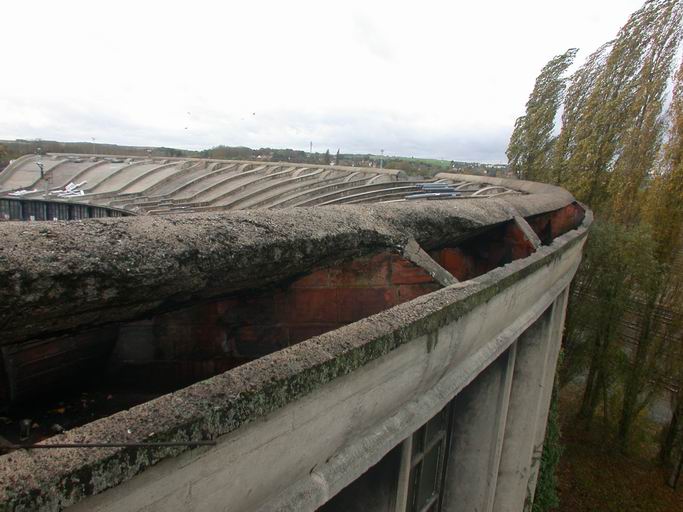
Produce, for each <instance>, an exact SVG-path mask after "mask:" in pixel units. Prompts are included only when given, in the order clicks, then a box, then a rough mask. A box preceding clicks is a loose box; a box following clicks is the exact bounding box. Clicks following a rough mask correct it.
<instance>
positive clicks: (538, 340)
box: [494, 290, 567, 512]
mask: <svg viewBox="0 0 683 512" xmlns="http://www.w3.org/2000/svg"><path fill="white" fill-rule="evenodd" d="M566 304H567V290H565V291H563V292H562V293H561V294H560V295H559V296H558V298H557V299H556V300H555V302H554V303H553V305H552V306H551V307H550V308H548V310H546V312H545V313H544V314H543V315H542V316H541V317H540V318H539V319H538V320H537V321H536V322H535V323H533V324H532V325H531V326H530V327H529V328H528V329H527V330H526V331H525V332H524V333H523V334H522V335H521V336H520V337H519V339H518V340H517V356H516V360H515V369H514V374H513V380H512V390H511V392H510V403H509V407H508V415H507V421H506V424H505V438H504V441H503V452H502V456H501V460H500V465H499V469H498V483H497V486H496V492H495V504H494V510H495V511H496V512H521V511H522V510H524V509H525V507H526V506H527V504H528V505H530V504H531V502H532V500H533V494H534V487H535V485H536V478H537V474H538V466H539V464H540V455H541V451H542V445H543V437H544V436H545V424H546V421H547V417H548V405H549V403H550V394H551V392H552V386H553V382H554V378H555V368H556V364H557V356H558V353H559V349H560V343H561V337H562V336H561V334H562V326H563V323H564V313H565V308H566Z"/></svg>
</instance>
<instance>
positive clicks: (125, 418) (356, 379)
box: [0, 203, 590, 510]
mask: <svg viewBox="0 0 683 512" xmlns="http://www.w3.org/2000/svg"><path fill="white" fill-rule="evenodd" d="M493 204H496V203H493ZM501 206H502V205H501ZM419 210H422V211H424V210H425V207H424V206H423V205H421V206H420V207H419ZM486 210H487V212H488V213H492V214H493V215H494V216H495V215H496V213H498V214H499V215H504V212H505V211H506V210H505V208H501V209H500V210H496V207H492V206H491V204H489V205H488V207H487V208H486ZM318 211H319V210H317V211H316V213H317V212H318ZM416 211H417V209H416V210H412V209H410V208H407V209H400V210H399V211H398V213H396V214H394V215H395V216H394V215H392V214H391V213H387V212H385V211H382V209H380V208H376V209H369V210H368V211H367V212H366V214H367V215H368V216H369V217H370V218H373V219H376V221H377V222H378V223H379V224H380V225H384V226H388V227H389V229H387V232H384V233H383V236H386V239H384V240H383V241H385V242H386V241H396V240H397V241H399V242H400V241H402V240H401V237H400V236H398V237H395V235H394V233H396V232H398V233H404V232H403V231H401V230H396V231H393V229H392V228H393V227H394V226H393V224H392V223H393V222H398V220H401V219H402V220H404V221H405V223H404V224H405V225H406V226H408V228H407V231H408V232H409V233H410V234H411V235H418V236H416V238H418V237H419V234H420V230H419V229H415V226H421V225H422V223H423V222H425V218H424V217H422V216H420V215H418V214H417V213H416ZM344 212H345V211H344V210H343V209H340V210H336V211H335V212H334V213H336V215H337V217H339V216H340V215H342V214H344ZM487 212H484V211H482V214H483V213H487ZM437 213H441V214H442V215H444V216H445V217H446V219H445V222H446V223H448V222H450V223H451V224H453V221H454V219H453V217H452V216H450V215H449V208H448V207H436V208H435V209H434V210H432V214H434V215H437ZM470 213H471V212H470ZM451 214H452V212H451ZM411 215H412V217H411ZM322 218H323V219H324V220H325V221H326V222H327V221H328V220H329V219H327V218H325V217H324V216H323V217H322ZM509 218H511V217H509ZM397 219H398V220H397ZM329 221H330V222H331V220H329ZM433 222H434V223H435V225H436V227H435V228H432V229H430V228H429V225H428V224H425V225H424V227H425V229H427V230H429V233H428V237H427V238H429V236H432V234H435V232H436V231H439V229H441V228H439V227H438V226H439V221H438V220H437V219H436V218H434V219H433ZM589 222H590V217H589V219H587V220H586V222H585V225H584V227H582V228H580V229H579V230H576V231H571V232H569V233H567V234H566V235H563V236H562V237H560V238H558V239H557V240H555V242H553V244H552V245H550V246H545V247H541V248H539V249H538V251H537V252H535V253H534V254H532V255H531V256H529V257H527V258H525V259H523V260H518V261H515V262H513V263H511V264H509V265H507V266H505V267H503V268H500V269H496V270H493V271H491V272H489V273H488V274H486V275H484V276H481V277H479V278H477V279H473V280H471V281H468V282H467V283H459V284H456V285H453V286H450V287H448V288H445V289H443V290H439V291H436V292H434V293H432V294H429V295H425V296H423V297H420V298H418V299H415V300H413V301H411V302H409V303H406V304H403V305H400V306H397V307H395V308H392V309H390V310H387V311H385V312H383V313H380V314H378V315H375V316H373V317H370V318H368V319H365V320H362V321H359V322H356V323H355V324H352V325H349V326H346V327H343V328H341V329H339V330H336V331H333V332H330V333H327V334H324V335H322V336H319V337H316V338H312V339H310V340H308V341H305V342H303V343H301V344H299V345H297V346H295V347H291V348H288V349H286V350H283V351H281V352H278V353H275V354H271V355H269V356H266V357H264V358H262V359H259V360H256V361H254V362H252V363H249V364H247V365H244V366H242V367H240V368H237V369H235V370H232V371H229V372H226V373H224V374H222V375H219V376H217V377H214V378H212V379H209V380H207V381H203V382H200V383H198V384H195V385H193V386H190V387H188V388H186V389H184V390H181V391H178V392H176V393H173V394H170V395H166V396H164V397H161V398H159V399H157V400H154V401H152V402H149V403H146V404H143V405H141V406H138V407H135V408H133V409H131V410H130V411H125V412H121V413H118V414H116V415H114V416H112V417H109V418H105V419H102V420H99V421H96V422H94V423H91V424H88V425H86V426H84V427H82V428H79V429H75V430H73V431H70V432H68V433H66V434H64V435H61V436H56V437H55V438H53V440H52V441H47V442H60V441H66V442H68V441H76V440H78V441H88V440H92V441H95V440H97V441H106V440H122V439H126V440H130V441H135V440H139V441H142V440H149V439H157V440H170V439H200V438H204V439H205V438H214V439H215V438H221V439H220V444H219V446H218V447H216V448H215V449H209V450H193V451H191V452H189V453H187V454H186V455H185V456H183V457H181V458H172V459H169V460H167V461H166V462H165V463H164V465H160V466H159V467H158V471H157V470H149V469H148V468H149V467H150V466H152V465H154V464H155V463H157V462H159V461H160V460H162V459H167V458H169V457H173V456H174V455H178V454H179V453H180V452H181V450H179V449H173V450H171V449H159V450H154V451H151V450H136V449H127V450H122V449H106V450H105V449H102V450H88V451H79V450H63V451H58V452H57V451H54V452H52V451H51V452H48V451H42V452H35V453H34V452H29V453H27V452H23V453H15V454H11V455H8V456H5V457H2V458H1V459H0V460H1V462H2V464H1V465H0V486H1V487H0V503H2V504H4V506H5V507H6V508H10V507H11V508H13V509H16V510H34V509H36V508H38V507H43V508H44V509H46V510H58V509H60V508H62V507H64V506H67V505H69V504H72V503H76V502H78V501H80V500H82V499H83V498H84V497H85V496H89V495H92V494H97V493H99V492H102V491H103V490H105V489H107V488H110V487H113V486H116V485H117V484H120V483H121V482H124V481H127V480H130V479H131V478H133V476H134V475H136V474H137V473H140V472H141V471H143V470H147V472H146V474H145V475H142V477H141V480H140V479H135V480H131V482H130V486H121V487H118V488H116V489H114V490H113V491H112V494H105V495H103V496H102V498H99V499H98V501H93V502H90V503H88V502H84V503H83V506H84V507H85V509H84V510H93V509H96V508H95V507H101V510H113V509H116V508H117V507H119V509H123V510H135V509H140V508H142V507H148V508H146V510H169V509H173V508H174V507H178V506H180V507H181V508H183V507H185V508H190V507H193V509H195V510H202V509H204V510H215V509H216V507H219V508H220V507H221V506H222V507H224V506H225V500H226V499H227V498H230V499H231V500H232V501H231V502H230V503H231V504H232V506H234V509H235V510H248V509H249V508H253V507H256V506H258V505H259V504H260V505H261V506H263V507H265V509H283V508H284V509H287V508H289V509H291V510H312V509H314V508H315V507H316V506H318V505H319V504H321V503H322V502H324V501H325V500H326V499H327V498H328V497H329V496H330V495H332V494H334V493H336V492H338V491H339V490H341V489H342V488H343V487H344V486H345V485H347V484H348V483H350V482H351V481H353V480H354V479H355V478H356V477H357V476H358V475H359V474H361V473H362V472H363V471H365V469H367V467H369V466H370V465H372V464H374V463H376V462H377V461H378V460H380V459H381V457H382V456H384V455H385V454H386V453H388V451H389V450H391V449H392V448H393V447H394V446H396V444H398V443H399V442H400V441H401V440H402V439H404V438H405V437H406V436H407V435H409V434H410V433H411V432H413V431H414V430H415V429H416V428H417V427H419V426H420V425H421V424H422V423H424V422H425V421H426V420H427V419H429V418H430V417H431V416H433V415H434V414H435V413H436V412H437V411H438V410H440V409H441V408H442V407H443V406H444V405H445V403H446V402H447V401H449V400H450V399H452V397H453V396H454V395H455V394H456V393H457V392H458V391H459V390H460V389H462V388H463V387H464V386H466V385H467V384H468V383H469V382H470V381H471V379H473V378H474V377H475V376H476V375H477V374H478V373H479V372H481V371H482V370H483V368H485V367H486V366H488V364H489V363H490V362H491V361H492V360H494V359H495V358H496V357H498V356H499V355H500V354H501V353H502V352H503V351H504V350H505V349H506V348H507V347H508V346H509V345H510V344H511V343H512V342H514V340H515V339H516V337H517V336H518V335H519V334H520V333H521V332H522V331H523V330H524V329H525V328H526V327H527V326H528V325H529V324H531V323H532V322H533V321H535V320H536V318H538V316H539V315H540V314H541V313H542V312H543V310H544V309H545V308H547V307H548V305H549V304H550V303H551V302H552V301H553V300H554V299H555V297H556V296H557V295H558V294H559V293H560V292H561V291H562V290H564V289H565V288H566V286H567V285H568V283H569V281H570V280H571V277H572V276H573V274H574V272H575V269H576V266H577V265H578V262H579V260H580V254H581V247H582V244H583V240H584V238H585V234H586V227H585V226H586V225H587V224H588V223H589ZM384 223H386V224H384ZM373 224H374V223H373ZM400 225H402V224H400ZM456 225H457V224H456ZM443 229H444V230H445V231H446V232H448V231H450V232H451V234H452V233H453V231H452V227H451V230H446V228H445V226H444V227H443ZM292 231H293V232H294V233H297V227H296V226H295V225H292ZM341 231H342V232H343V231H344V230H343V229H341ZM298 232H299V233H300V231H298ZM459 235H462V232H460V233H459ZM375 236H377V235H375ZM322 238H323V239H324V237H322ZM418 239H419V238H418ZM353 247H356V248H359V246H353ZM360 247H362V246H360ZM199 263H200V264H201V259H199ZM145 278H146V279H150V277H148V276H146V277H145ZM153 282H154V281H152V283H153ZM481 318H487V319H489V320H490V321H487V322H481ZM288 404H289V405H288ZM268 414H272V416H270V417H268V418H267V419H268V421H258V418H263V417H264V416H265V415H268ZM321 432H322V433H326V435H325V436H322V437H318V436H317V435H318V434H319V433H321ZM314 433H315V434H314ZM222 436H225V437H222ZM297 447H298V448H297ZM283 475H286V477H287V478H286V479H283ZM247 482H258V489H254V488H251V487H249V485H248V484H247ZM250 489H251V491H250ZM266 497H270V501H269V502H267V503H263V502H262V499H263V498H266ZM112 498H113V500H119V499H120V500H121V501H118V502H115V501H112ZM124 500H125V501H124ZM220 504H222V505H220ZM88 507H89V508H88ZM112 507H113V508H112Z"/></svg>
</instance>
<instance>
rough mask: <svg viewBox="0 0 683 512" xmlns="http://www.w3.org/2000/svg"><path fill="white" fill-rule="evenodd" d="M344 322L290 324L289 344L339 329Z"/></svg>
mask: <svg viewBox="0 0 683 512" xmlns="http://www.w3.org/2000/svg"><path fill="white" fill-rule="evenodd" d="M342 325H344V324H341V323H329V324H317V325H310V324H306V325H290V326H289V344H290V345H294V344H296V343H299V342H300V341H304V340H307V339H308V338H312V337H313V336H319V335H320V334H324V333H326V332H328V331H332V330H334V329H338V328H339V327H341V326H342Z"/></svg>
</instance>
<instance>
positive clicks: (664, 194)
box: [643, 62, 683, 463]
mask: <svg viewBox="0 0 683 512" xmlns="http://www.w3.org/2000/svg"><path fill="white" fill-rule="evenodd" d="M668 117H669V137H668V140H667V142H666V144H665V145H664V151H663V154H662V158H661V160H660V165H659V166H658V168H657V170H656V173H655V174H654V176H653V178H652V185H651V186H650V187H649V189H648V192H647V200H646V201H645V202H644V206H643V218H644V220H645V222H647V223H648V224H649V225H650V226H652V231H653V236H654V239H655V241H656V243H657V256H658V259H659V260H660V261H662V262H664V264H665V265H667V266H668V272H667V280H666V283H667V293H666V295H665V300H666V303H667V308H668V309H669V310H670V311H671V312H672V315H671V318H672V319H674V318H678V319H679V320H680V319H681V318H682V317H683V305H681V301H680V297H681V293H683V292H681V290H683V253H682V248H681V244H682V240H683V62H681V64H680V66H679V68H678V71H677V73H676V76H675V79H674V85H673V94H672V98H671V103H670V106H669V116H668ZM664 219H665V221H664ZM676 327H679V326H677V325H674V326H673V328H674V329H675V328H676ZM676 334H678V333H676ZM671 344H672V346H671V347H670V350H671V353H670V354H669V357H667V358H665V359H664V362H665V363H666V364H668V365H669V368H668V369H666V370H664V373H665V374H666V375H668V376H669V379H670V381H671V382H672V383H673V384H674V386H675V389H677V390H678V391H677V393H675V394H674V395H673V401H672V408H673V411H674V412H673V414H672V417H671V421H670V422H669V425H667V427H666V428H665V429H664V435H663V436H662V445H661V450H660V459H661V461H662V462H664V463H671V462H673V461H672V452H673V451H674V449H675V448H676V447H678V448H679V451H680V454H679V457H683V390H682V389H681V388H683V341H682V340H681V337H680V334H678V336H677V337H675V338H674V339H673V340H672V342H671ZM676 385H677V387H676Z"/></svg>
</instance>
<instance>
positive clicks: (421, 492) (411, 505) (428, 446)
mask: <svg viewBox="0 0 683 512" xmlns="http://www.w3.org/2000/svg"><path fill="white" fill-rule="evenodd" d="M450 411H451V407H450V405H449V406H446V407H445V408H444V409H442V410H441V412H439V413H438V414H437V415H436V416H434V417H433V418H432V419H431V420H429V421H428V422H427V423H426V424H425V425H423V426H422V428H420V429H419V430H418V431H417V432H415V433H414V434H413V439H412V449H411V460H410V478H409V481H408V500H407V507H406V510H408V511H410V512H437V511H438V510H439V507H440V505H441V489H442V486H443V479H444V475H445V469H446V467H445V466H446V464H445V460H446V452H447V449H448V437H449V436H448V432H449V430H450V428H449V424H450Z"/></svg>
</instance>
